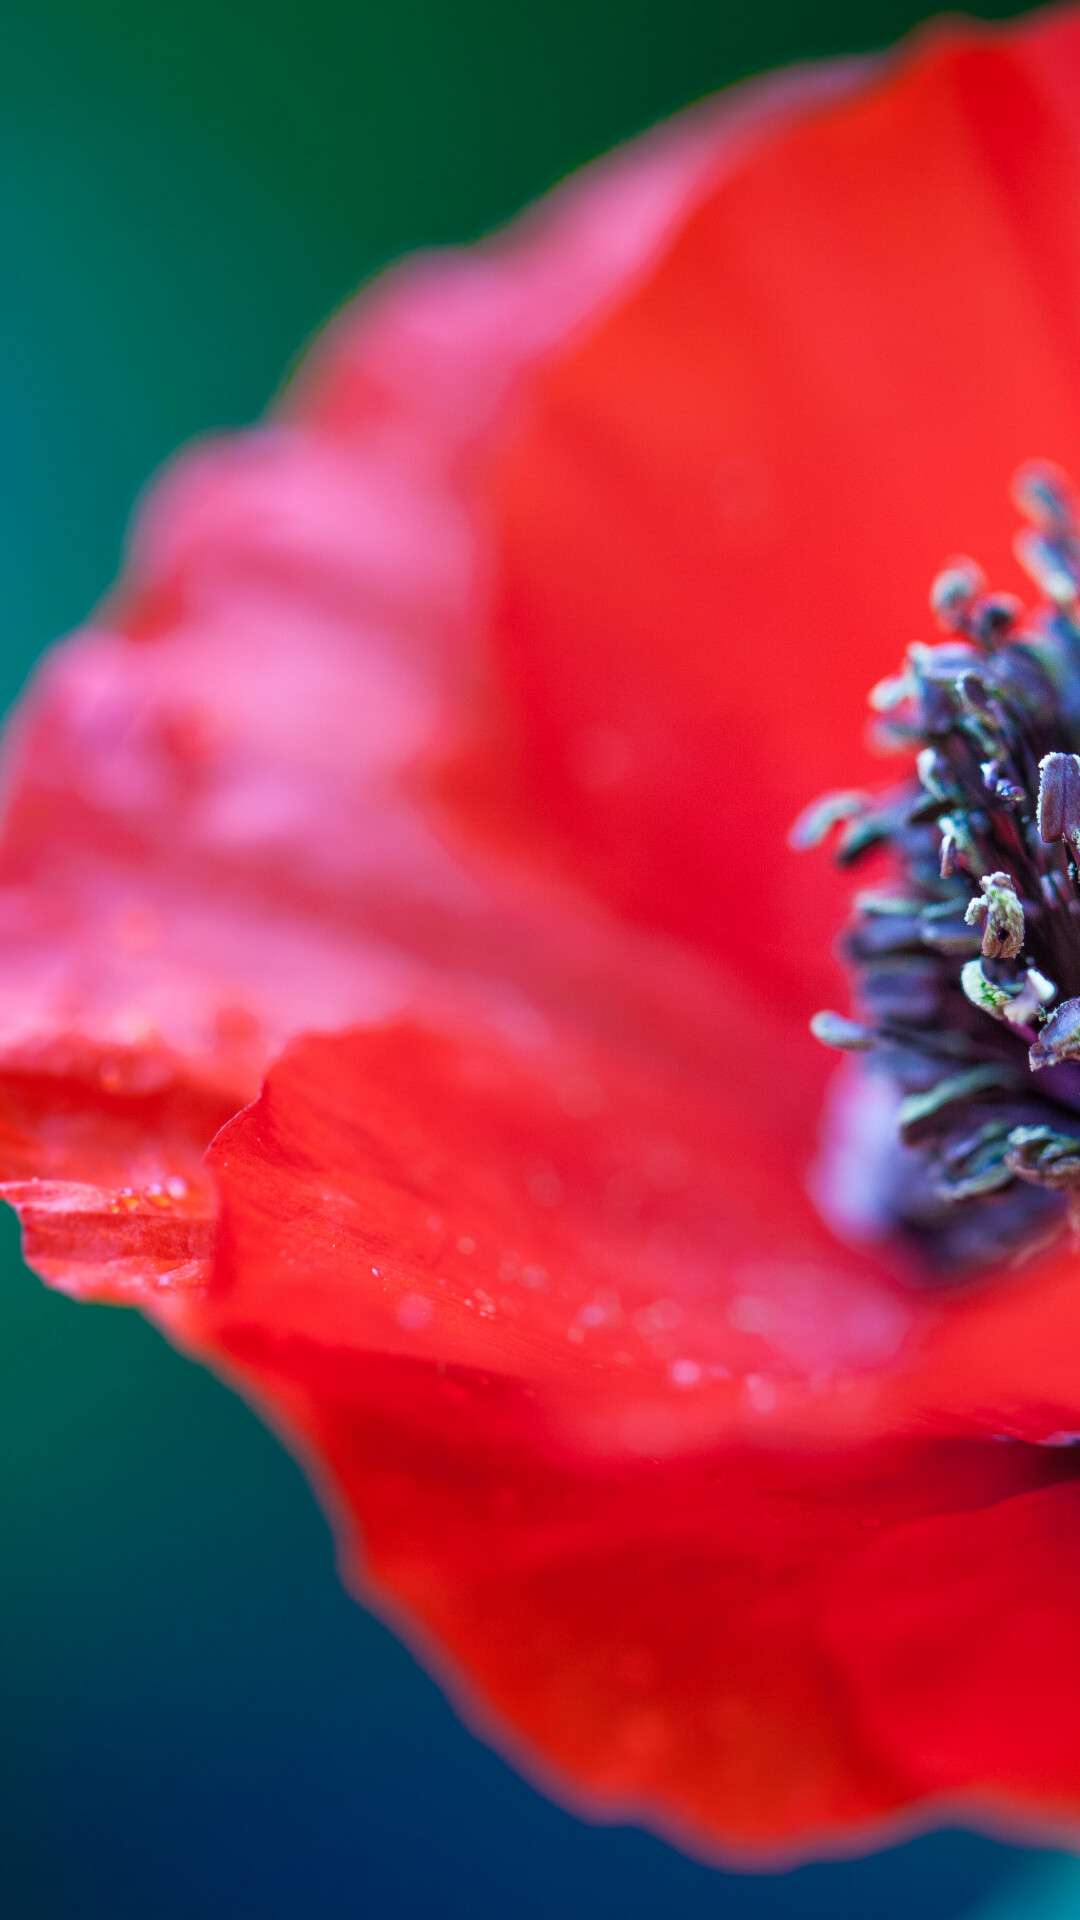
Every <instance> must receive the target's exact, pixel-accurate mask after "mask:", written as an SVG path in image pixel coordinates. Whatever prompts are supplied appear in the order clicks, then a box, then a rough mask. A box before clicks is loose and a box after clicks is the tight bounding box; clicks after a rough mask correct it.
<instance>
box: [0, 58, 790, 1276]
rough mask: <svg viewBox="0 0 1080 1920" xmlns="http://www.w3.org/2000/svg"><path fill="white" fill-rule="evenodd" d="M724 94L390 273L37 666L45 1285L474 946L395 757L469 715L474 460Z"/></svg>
mask: <svg viewBox="0 0 1080 1920" xmlns="http://www.w3.org/2000/svg"><path fill="white" fill-rule="evenodd" d="M775 91H777V92H778V93H779V94H781V95H783V96H784V97H785V98H786V97H787V95H789V94H791V93H792V92H793V91H794V92H798V88H797V87H796V88H794V89H792V88H791V87H790V86H788V87H787V89H786V90H785V89H784V88H783V87H780V88H779V89H777V90H775ZM770 111H773V112H779V111H780V106H779V103H777V104H775V105H774V107H773V108H771V109H770ZM764 112H765V109H762V113H764ZM730 117H731V116H730V115H725V114H724V113H721V114H720V115H719V116H717V115H716V114H714V113H712V112H709V113H705V114H703V115H698V116H697V117H696V118H695V117H693V116H691V117H690V119H689V120H687V121H684V122H681V123H679V124H678V125H677V126H676V127H675V128H674V129H672V130H665V131H663V132H662V133H661V134H659V135H657V136H655V137H654V138H652V139H651V140H650V141H647V142H645V143H643V144H642V145H640V146H639V147H638V148H637V149H635V151H634V153H633V154H632V156H630V157H627V158H623V159H621V160H620V161H617V162H615V163H612V164H608V165H605V166H601V167H600V168H598V169H595V170H594V171H593V173H592V174H590V175H589V176H587V177H586V178H585V179H583V180H582V181H581V182H578V183H574V184H572V185H571V186H570V187H569V188H567V189H565V190H564V191H563V192H562V193H561V194H560V195H558V196H556V198H555V200H554V202H553V204H552V206H551V208H550V209H549V210H548V211H547V212H546V213H545V214H543V215H541V216H538V217H536V218H534V219H533V221H532V222H531V224H530V225H529V226H528V228H527V230H526V231H525V233H524V234H523V236H522V237H521V238H519V239H516V240H514V241H513V242H512V243H510V244H495V245H493V246H491V247H489V248H487V249H480V250H476V251H475V252H473V253H471V254H468V255H461V256H454V257H451V256H447V257H445V258H443V259H438V260H433V261H431V262H429V263H427V264H421V265H419V266H411V267H408V268H405V269H404V270H401V271H399V272H396V273H395V274H393V275H391V276H390V277H389V278H388V279H387V281H386V282H384V283H383V285H382V286H381V288H380V289H379V290H378V291H377V293H375V294H374V295H373V296H370V297H369V298H367V299H366V300H365V301H364V302H362V303H361V304H360V305H359V306H358V308H357V309H355V310H354V311H351V312H350V313H349V314H347V315H346V316H345V317H344V318H342V319H341V320H339V321H338V322H337V323H335V326H334V327H333V328H332V329H331V332H330V335H329V337H328V339H327V341H326V342H325V343H324V344H323V345H322V346H321V347H320V349H319V350H318V351H317V353H316V355H315V356H314V367H313V369H309V370H307V371H306V372H305V375H304V379H303V381H302V383H301V387H302V396H298V397H295V398H294V399H293V400H292V402H291V404H290V406H289V408H288V410H287V419H286V423H285V424H281V423H277V424H273V425H271V426H270V427H268V428H266V429H265V430H263V431H260V432H259V433H256V434H251V435H248V436H245V437H244V438H243V439H242V440H238V441H236V442H234V443H233V444H232V445H221V446H216V447H211V448H209V449H204V450H203V451H201V452H197V453H195V454H193V455H190V456H188V457H187V458H186V459H185V460H184V461H182V462H181V463H180V465H179V466H178V467H177V468H176V469H175V470H174V471H173V473H172V474H171V475H170V476H169V477H168V478H167V479H166V480H165V482H164V483H163V484H162V485H161V486H159V487H158V489H157V490H156V491H155V493H154V494H153V495H152V497H151V499H150V501H149V503H148V505H147V507H146V509H145V510H144V512H143V514H142V516H141V518H140V521H139V524H138V526H137V528H136V535H135V542H134V548H133V552H132V555H131V558H130V562H129V566H128V570H127V575H126V578H125V581H124V583H123V585H122V588H121V591H120V594H119V595H118V597H117V600H116V602H115V604H114V606H113V608H112V613H113V616H114V618H113V620H112V623H111V624H110V625H102V626H99V627H98V628H97V629H96V630H93V631H90V632H88V633H86V634H83V635H82V636H80V637H78V638H77V639H75V640H74V641H72V642H69V643H68V645H67V646H66V647H65V648H64V649H62V650H61V651H59V652H58V653H56V654H54V655H53V656H52V657H51V659H49V660H48V661H47V662H46V664H45V666H44V668H43V669H42V671H41V673H40V675H39V677H38V680H37V682H36V684H35V686H34V687H33V688H32V690H31V693H30V695H29V696H28V699H27V701H26V702H25V703H24V706H23V710H22V712H21V715H20V717H19V723H18V729H17V732H16V734H15V737H14V740H13V741H9V749H8V752H9V764H8V770H7V772H8V781H7V785H8V793H7V801H6V812H5V821H4V831H3V843H2V846H0V926H2V928H3V935H4V938H3V947H2V951H0V1007H2V1011H0V1064H3V1063H6V1066H7V1068H8V1070H9V1072H10V1073H11V1074H13V1075H14V1080H13V1081H12V1089H13V1090H10V1092H9V1096H8V1104H9V1110H10V1113H11V1126H12V1129H13V1140H12V1145H11V1152H10V1154H9V1155H6V1156H5V1154H4V1151H3V1148H2V1145H0V1179H3V1180H6V1181H8V1182H9V1186H8V1189H7V1190H8V1196H9V1197H10V1198H11V1199H12V1200H13V1201H14V1202H15V1204H17V1205H19V1206H21V1207H22V1206H32V1207H33V1209H34V1220H35V1222H36V1225H35V1227H34V1231H33V1234H32V1237H31V1245H30V1248H29V1250H30V1251H31V1252H32V1253H33V1254H34V1256H35V1257H36V1258H39V1260H40V1263H41V1267H42V1271H43V1272H45V1273H46V1274H47V1275H48V1277H49V1278H51V1279H54V1280H57V1281H60V1280H62V1281H63V1283H64V1284H67V1285H71V1286H77V1287H80V1288H83V1289H89V1290H94V1289H97V1288H100V1287H102V1286H104V1287H106V1290H108V1289H111V1288H112V1287H113V1285H114V1282H121V1281H122V1282H123V1283H124V1284H127V1282H128V1281H129V1280H134V1279H136V1278H137V1274H138V1270H139V1265H140V1262H142V1265H143V1267H144V1268H145V1277H146V1278H147V1280H148V1282H151V1283H153V1286H156V1284H157V1281H158V1280H159V1279H160V1278H161V1276H162V1274H164V1273H166V1272H169V1271H173V1272H176V1271H178V1269H177V1266H176V1260H175V1253H176V1248H175V1246H174V1245H173V1241H174V1238H175V1232H174V1223H171V1222H168V1221H164V1220H162V1221H160V1222H159V1223H158V1229H157V1238H156V1240H155V1237H154V1221H155V1217H156V1215H155V1209H154V1207H153V1206H150V1209H149V1211H148V1212H147V1211H146V1210H145V1209H143V1211H141V1212H140V1215H139V1218H140V1220H142V1221H143V1228H144V1232H143V1237H142V1239H140V1240H139V1242H138V1247H136V1245H135V1243H134V1242H133V1239H132V1235H133V1233H134V1226H133V1223H132V1221H131V1220H130V1219H128V1218H127V1207H128V1202H129V1200H130V1198H131V1194H130V1193H129V1192H126V1191H124V1190H125V1189H127V1188H130V1187H132V1186H133V1185H134V1186H136V1187H138V1189H139V1191H140V1192H141V1191H142V1190H143V1189H144V1188H145V1187H147V1186H150V1187H155V1186H159V1185H160V1184H161V1182H162V1181H163V1180H165V1179H167V1178H168V1177H170V1176H171V1177H172V1178H173V1179H174V1180H177V1179H184V1180H186V1181H188V1182H189V1184H190V1183H192V1180H193V1173H194V1166H193V1163H195V1164H197V1160H198V1156H199V1154H200V1153H201V1151H202V1149H203V1148H205V1146H206V1145H207V1143H208V1141H209V1139H210V1137H211V1135H212V1133H213V1131H214V1129H215V1127H216V1126H217V1125H218V1124H219V1123H220V1120H221V1119H222V1118H224V1117H225V1116H226V1115H227V1114H228V1113H229V1112H230V1111H235V1109H236V1107H237V1106H238V1105H240V1104H242V1103H243V1101H244V1100H246V1099H248V1098H250V1096H251V1095H252V1094H253V1093H254V1092H255V1091H256V1089H257V1086H258V1082H259V1076H260V1073H261V1071H262V1068H263V1067H264V1066H265V1064H266V1063H267V1061H268V1060H269V1059H271V1058H272V1057H273V1055H274V1054H275V1053H276V1052H277V1051H278V1050H279V1049H280V1047H281V1046H282V1045H283V1043H284V1042H285V1040H286V1039H287V1038H288V1036H289V1035H290V1034H291V1033H293V1032H294V1031H296V1030H297V1029H298V1028H305V1027H312V1026H325V1027H334V1026H337V1025H340V1024H342V1023H344V1022H348V1021H352V1020H355V1019H362V1018H366V1017H373V1016H378V1015H379V1014H382V1013H384V1012H385V1011H386V1009H387V1007H389V1006H393V1005H395V1004H397V1003H399V1002H400V1001H401V1000H402V998H403V997H407V996H408V995H409V994H418V993H419V994H423V993H424V992H425V983H426V982H427V980H428V976H429V974H430V972H431V968H432V962H433V960H434V962H435V963H436V965H437V968H438V969H439V970H441V969H442V968H443V967H444V966H445V965H446V963H447V960H448V958H449V955H450V953H451V951H452V950H453V949H455V948H460V947H461V945H462V943H463V941H464V942H465V944H468V942H469V941H470V940H471V942H472V943H473V945H474V946H475V944H476V941H477V939H480V940H483V939H484V937H485V928H486V923H487V921H488V920H489V918H490V908H489V903H488V901H487V899H486V896H484V895H483V894H482V892H481V891H480V890H479V889H478V888H477V886H476V885H475V883H474V881H472V880H471V879H470V878H469V876H468V875H467V874H466V873H465V872H464V871H463V870H462V869H460V868H459V867H458V866H457V865H456V864H455V863H454V862H453V861H452V860H451V859H450V858H449V857H448V855H447V854H446V852H445V851H444V849H443V848H442V847H441V845H440V844H439V842H438V840H437V839H436V837H435V835H434V834H433V832H432V830H431V826H430V824H429V823H428V822H426V821H425V819H424V817H423V815H422V813H421V811H420V809H419V807H418V806H417V805H416V803H415V796H413V795H410V794H409V793H407V792H405V791H403V782H402V776H403V773H404V771H405V770H406V769H408V768H409V767H410V766H411V765H412V764H413V763H415V762H416V761H417V760H418V759H419V758H420V757H422V756H423V755H424V754H425V753H429V752H431V751H432V749H433V746H434V743H435V742H436V741H437V740H439V739H441V738H442V737H443V736H444V735H445V734H447V733H452V731H453V729H454V726H455V725H456V724H457V723H456V720H455V707H454V702H455V700H457V699H459V698H460V689H459V680H460V675H461V672H462V647H463V636H464V634H465V632H466V631H467V630H468V628H469V627H470V626H471V625H472V624H473V623H474V616H473V605H474V600H475V595H476V580H477V571H478V542H477V527H476V493H477V474H476V471H475V468H476V459H477V451H478V449H479V448H481V447H483V446H484V445H485V444H486V443H487V441H488V440H489V439H490V437H491V435H492V434H493V433H494V432H495V430H496V427H497V425H498V422H499V420H500V419H501V417H502V414H503V412H504V411H505V407H506V404H507V399H508V396H509V395H510V393H511V392H512V390H513V388H514V386H515V383H516V382H517V381H519V380H520V379H521V377H522V375H523V374H524V373H525V372H526V371H527V370H528V369H529V368H530V367H531V365H532V364H533V363H534V362H535V361H536V359H537V357H538V356H539V355H541V354H543V353H544V352H545V351H546V350H548V348H549V347H550V345H551V343H552V341H553V340H556V339H559V338H561V337H562V336H564V335H565V333H566V332H567V331H568V330H569V329H571V328H572V327H574V326H575V325H576V324H578V323H579V322H580V320H581V318H582V317H583V316H584V315H585V314H587V313H589V312H591V311H593V310H594V309H595V308H596V306H597V305H598V304H599V303H602V302H604V301H605V300H607V299H608V298H610V296H611V294H612V292H613V290H614V289H616V288H617V287H618V286H619V285H620V284H621V283H623V282H624V281H625V280H626V278H627V277H628V276H630V275H632V274H634V273H635V272H637V271H639V270H640V268H641V266H642V264H643V262H644V261H645V259H647V258H648V256H649V255H650V253H651V252H652V251H653V250H655V248H656V246H657V244H658V243H659V239H660V237H661V235H662V234H663V233H664V232H665V231H666V230H667V229H668V228H669V227H670V225H671V223H672V221H673V220H675V219H676V218H677V217H678V215H679V213H680V211H681V210H682V209H683V208H684V207H685V205H686V203H687V201H688V199H689V198H692V196H693V195H694V193H695V191H696V187H697V183H698V181H699V179H700V177H701V175H702V173H703V171H704V170H705V168H706V167H707V165H708V163H709V160H710V158H711V157H712V155H713V154H714V152H715V150H716V147H717V144H718V142H720V141H722V140H724V139H726V138H729V137H730V135H729V134H728V132H727V131H726V128H725V125H721V124H720V123H721V122H725V123H726V121H727V120H728V119H730ZM737 117H738V116H737V115H736V118H737ZM759 117H761V116H760V115H759ZM470 674H471V669H470ZM472 923H479V924H478V925H477V926H476V927H475V930H473V931H472V932H469V931H468V929H469V927H470V926H471V925H472ZM462 927H464V929H465V930H464V931H463V930H462ZM505 944H506V943H505V940H504V942H503V945H504V947H505ZM458 964H459V965H460V964H461V961H460V958H459V960H458ZM473 964H474V965H475V962H474V963H473ZM433 991H435V992H436V993H440V992H442V991H443V989H442V988H441V987H440V986H439V984H438V981H437V980H436V981H435V983H434V987H433ZM69 1069H70V1070H69ZM27 1074H29V1075H30V1076H32V1077H33V1076H36V1077H37V1078H36V1083H35V1084H36V1090H35V1091H34V1092H33V1093H32V1095H30V1096H28V1097H27V1098H24V1097H23V1091H24V1089H23V1081H24V1078H25V1076H26V1075H27ZM131 1074H134V1076H135V1079H136V1081H138V1080H139V1079H140V1076H141V1078H142V1080H146V1078H147V1076H149V1079H150V1081H152V1082H153V1083H154V1085H155V1086H156V1087H158V1088H159V1089H161V1088H165V1087H168V1088H170V1089H171V1092H170V1093H169V1094H168V1097H167V1104H168V1103H170V1102H171V1110H172V1111H173V1112H174V1113H178V1112H179V1111H181V1110H183V1111H184V1113H185V1114H186V1115H187V1118H188V1121H189V1122H190V1125H191V1128H193V1131H190V1132H185V1133H184V1138H183V1141H182V1143H181V1141H180V1139H179V1136H178V1135H177V1133H176V1130H175V1128H173V1127H172V1125H171V1123H170V1125H169V1126H167V1127H165V1128H164V1131H163V1130H162V1128H160V1127H159V1126H158V1125H157V1121H156V1120H155V1119H154V1117H153V1116H152V1115H151V1114H150V1113H149V1111H147V1112H146V1114H145V1115H144V1120H143V1122H142V1123H141V1124H142V1125H143V1127H144V1128H145V1135H144V1137H142V1138H140V1137H139V1133H140V1129H139V1125H136V1123H135V1121H134V1118H133V1115H132V1113H131V1112H130V1111H129V1110H128V1109H127V1108H126V1107H124V1105H123V1101H122V1100H121V1103H120V1105H119V1106H116V1107H115V1108H114V1106H113V1105H111V1104H110V1097H109V1096H110V1091H112V1092H117V1091H118V1090H122V1089H123V1087H126V1085H127V1082H128V1080H129V1078H130V1076H131ZM54 1105H55V1107H56V1116H54V1115H53V1107H54ZM58 1130H59V1132H60V1133H62V1134H63V1135H64V1138H65V1141H66V1143H67V1144H66V1146H65V1148H64V1150H63V1151H62V1152H61V1151H60V1149H59V1147H58V1144H57V1137H56V1136H57V1132H58ZM110 1141H113V1144H114V1145H115V1152H114V1153H113V1155H112V1160H113V1163H114V1164H112V1165H111V1170H110V1171H107V1170H106V1168H105V1165H104V1162H105V1161H107V1160H108V1159H109V1154H110V1152H111V1151H112V1149H111V1148H110V1147H109V1145H108V1143H109V1142H110ZM77 1142H81V1145H80V1144H77ZM61 1162H62V1163H63V1166H62V1169H61V1164H60V1163H61ZM148 1170H149V1173H150V1174H152V1177H149V1176H148ZM38 1176H40V1178H41V1179H42V1180H45V1181H48V1183H49V1201H48V1208H49V1212H48V1228H47V1231H46V1227H45V1224H44V1221H45V1216H44V1214H43V1212H42V1195H41V1191H40V1190H34V1189H31V1188H27V1187H25V1182H26V1181H27V1179H28V1178H34V1177H38ZM10 1183H14V1184H10ZM98 1187H101V1189H102V1190H101V1191H100V1192H99V1193H97V1195H96V1197H94V1196H93V1195H91V1193H90V1190H91V1188H93V1189H97V1188H98ZM151 1199H153V1196H151ZM88 1207H89V1208H90V1209H91V1214H90V1215H89V1216H88V1214H87V1208H88ZM65 1211H67V1212H70V1214H71V1219H70V1221H69V1222H68V1223H67V1224H66V1225H65V1221H64V1214H65ZM144 1214H145V1218H144ZM118 1223H119V1224H118ZM43 1234H44V1235H46V1238H47V1241H48V1250H47V1251H46V1249H45V1241H44V1240H43V1238H42V1236H43ZM110 1235H111V1236H112V1238H113V1240H114V1241H115V1245H113V1247H112V1251H111V1252H110V1251H109V1247H108V1244H107V1243H108V1242H109V1239H110ZM147 1236H149V1237H147ZM151 1242H153V1245H151ZM185 1270H186V1266H185ZM106 1275H109V1276H111V1277H110V1278H106ZM189 1277H190V1276H189ZM149 1298H150V1303H151V1304H153V1305H154V1306H155V1310H157V1307H158V1305H160V1302H159V1301H158V1300H157V1298H156V1296H155V1294H154V1292H153V1291H151V1294H150V1296H149Z"/></svg>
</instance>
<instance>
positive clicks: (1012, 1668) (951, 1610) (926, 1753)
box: [829, 1449, 1080, 1820]
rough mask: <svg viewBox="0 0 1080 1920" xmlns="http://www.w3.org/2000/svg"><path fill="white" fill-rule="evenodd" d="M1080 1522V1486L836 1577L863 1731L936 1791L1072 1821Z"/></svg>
mask: <svg viewBox="0 0 1080 1920" xmlns="http://www.w3.org/2000/svg"><path fill="white" fill-rule="evenodd" d="M1003 1451H1008V1449H1003ZM1018 1451H1020V1450H1019V1449H1018ZM1078 1519H1080V1487H1078V1486H1077V1484H1076V1482H1075V1480H1072V1479H1070V1480H1069V1481H1068V1482H1067V1483H1066V1484H1064V1485H1058V1486H1049V1487H1045V1488H1044V1489H1042V1490H1041V1491H1031V1492H1029V1493H1027V1494H1024V1495H1023V1496H1022V1497H1020V1498H1015V1499H1010V1500H1004V1501H1002V1502H1000V1504H997V1505H992V1506H989V1507H987V1508H985V1509H984V1510H983V1511H978V1512H972V1513H969V1514H967V1515H965V1516H962V1517H961V1516H957V1515H953V1514H950V1515H947V1516H941V1517H935V1518H926V1519H920V1520H917V1521H915V1522H914V1523H913V1524H909V1525H907V1526H902V1527H899V1528H897V1529H896V1531H895V1532H893V1533H890V1534H887V1535H884V1536H883V1537H882V1538H881V1539H880V1540H878V1541H876V1542H875V1543H874V1544H873V1545H872V1546H871V1547H868V1548H867V1549H866V1551H865V1552H864V1553H863V1554H862V1555H861V1556H859V1558H858V1559H857V1560H855V1561H854V1562H853V1564H852V1565H851V1566H849V1567H847V1568H845V1570H844V1577H843V1579H842V1581H838V1582H837V1583H836V1588H835V1592H834V1593H833V1596H832V1602H831V1608H830V1616H829V1631H830V1638H831V1643H832V1645H833V1647H834V1648H836V1649H838V1650H840V1653H841V1657H842V1659H843V1662H844V1666H845V1668H846V1670H847V1674H848V1678H849V1684H850V1688H851V1694H850V1697H851V1700H852V1702H853V1705H854V1707H855V1711H856V1714H857V1716H858V1720H859V1723H860V1725H861V1727H862V1728H863V1730H864V1732H865V1735H866V1737H867V1738H868V1739H869V1740H871V1741H872V1742H874V1743H875V1744H877V1745H879V1747H880V1748H881V1749H883V1750H884V1751H886V1752H888V1753H889V1754H890V1755H891V1756H892V1757H893V1758H894V1760H895V1763H896V1764H897V1766H898V1767H901V1768H911V1769H913V1770H915V1771H916V1772H917V1774H918V1775H919V1777H921V1779H923V1780H924V1781H925V1782H926V1783H927V1786H928V1787H929V1788H930V1789H931V1790H934V1789H936V1790H937V1791H938V1792H941V1793H947V1794H953V1795H957V1796H959V1795H969V1796H973V1797H974V1798H975V1799H976V1800H978V1799H979V1798H982V1799H984V1800H985V1799H986V1798H990V1799H991V1801H996V1802H997V1804H998V1805H999V1806H1001V1807H1004V1808H1005V1809H1006V1810H1007V1811H1011V1812H1013V1813H1014V1814H1015V1813H1016V1812H1019V1811H1026V1812H1030V1811H1031V1810H1032V1808H1033V1807H1034V1808H1037V1809H1039V1810H1040V1811H1041V1812H1042V1814H1043V1815H1044V1817H1045V1816H1057V1817H1058V1818H1059V1819H1060V1818H1061V1817H1062V1816H1065V1817H1071V1818H1072V1819H1073V1820H1075V1818H1076V1813H1077V1781H1078V1780H1080V1658H1078V1654H1077V1644H1076V1642H1077V1625H1078V1619H1077V1598H1076V1596H1077V1577H1078V1574H1080V1545H1078Z"/></svg>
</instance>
